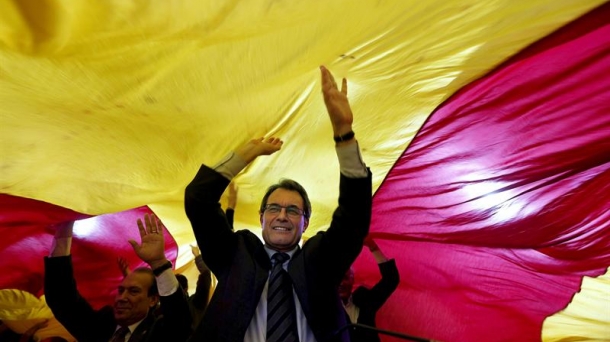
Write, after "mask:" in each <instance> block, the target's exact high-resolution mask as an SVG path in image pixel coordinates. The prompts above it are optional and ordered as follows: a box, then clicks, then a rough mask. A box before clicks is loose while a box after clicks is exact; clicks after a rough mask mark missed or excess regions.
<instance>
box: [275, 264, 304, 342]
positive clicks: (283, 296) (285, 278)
mask: <svg viewBox="0 0 610 342" xmlns="http://www.w3.org/2000/svg"><path fill="white" fill-rule="evenodd" d="M288 259H290V256H289V255H288V254H286V253H275V254H273V256H272V257H271V260H272V261H273V269H271V275H270V276H269V290H268V292H267V342H292V341H295V342H298V341H299V335H298V332H297V320H296V310H295V308H294V298H293V296H292V281H291V280H290V276H289V275H288V272H286V271H285V270H284V269H283V268H282V264H283V263H284V262H286V260H288Z"/></svg>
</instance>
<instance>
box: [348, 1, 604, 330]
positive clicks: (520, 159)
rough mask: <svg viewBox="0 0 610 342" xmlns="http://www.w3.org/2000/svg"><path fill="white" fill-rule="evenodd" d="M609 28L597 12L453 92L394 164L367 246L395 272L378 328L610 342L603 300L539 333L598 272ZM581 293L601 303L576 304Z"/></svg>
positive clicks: (601, 247)
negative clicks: (372, 243) (395, 284)
mask: <svg viewBox="0 0 610 342" xmlns="http://www.w3.org/2000/svg"><path fill="white" fill-rule="evenodd" d="M609 16H610V4H607V5H605V6H603V7H602V8H600V9H599V10H598V11H595V12H593V13H591V14H590V15H588V16H586V17H583V18H581V19H580V20H578V21H577V22H574V23H573V24H572V25H568V26H566V27H565V28H563V29H562V30H560V31H558V32H557V33H556V34H554V35H552V36H549V37H547V38H546V39H543V40H541V41H540V42H538V43H537V44H535V45H533V46H531V47H530V48H528V49H526V50H525V51H523V52H522V53H521V54H519V55H517V56H515V57H514V58H513V59H511V60H509V61H507V62H506V63H505V64H504V65H502V66H501V67H500V68H499V69H497V70H495V71H494V72H492V73H491V74H490V75H488V76H486V77H484V78H482V79H481V80H479V81H477V82H474V83H473V84H471V85H469V86H468V87H466V88H465V89H462V90H461V91H460V92H458V93H457V94H456V95H454V97H453V98H451V99H450V100H448V101H447V102H446V103H445V104H443V106H441V107H440V108H439V109H438V110H437V111H436V112H435V113H434V114H433V115H432V116H431V117H430V119H429V120H428V121H427V122H426V124H425V125H424V127H423V128H422V130H421V131H420V132H419V134H418V135H417V136H416V138H415V139H414V141H413V142H412V144H411V145H410V146H409V148H408V149H407V150H406V152H405V153H404V154H403V156H402V157H401V158H399V160H398V161H397V163H396V165H395V166H394V168H393V169H392V170H391V171H390V173H389V174H388V176H387V178H386V180H385V182H384V183H383V184H382V186H381V187H380V188H379V190H378V191H377V193H376V194H375V197H374V201H373V219H372V226H371V234H372V235H373V236H376V237H379V238H384V239H388V240H393V241H391V242H388V243H387V244H380V246H381V247H382V248H383V249H388V250H390V251H392V253H396V254H392V255H391V256H392V257H395V258H396V259H397V261H398V267H399V270H400V272H401V273H400V277H401V284H400V286H399V289H398V290H397V291H396V292H395V294H394V295H393V297H392V298H391V300H389V301H388V302H387V303H386V305H385V307H384V308H382V312H380V315H381V317H385V319H383V320H379V322H380V324H379V325H380V327H383V328H389V327H393V326H397V325H401V326H402V327H403V328H404V330H405V331H406V332H409V333H411V334H413V335H416V336H424V337H428V338H434V339H438V340H442V341H536V340H539V339H540V338H541V336H545V337H547V338H549V340H550V339H551V337H552V338H553V340H559V338H560V337H563V338H568V337H572V338H575V339H576V340H587V339H594V338H596V337H599V336H600V335H601V336H603V333H600V331H605V332H606V336H605V337H606V338H607V337H608V336H610V335H608V334H607V333H608V332H609V331H608V327H609V325H608V323H609V322H610V317H608V316H609V314H610V312H609V311H608V308H607V306H606V307H604V306H603V303H606V302H607V301H605V302H604V301H602V302H600V303H599V305H593V306H590V307H588V310H587V313H586V314H584V315H583V310H582V309H580V310H577V311H574V312H573V311H571V310H570V308H569V307H568V309H567V310H566V312H565V313H564V314H563V318H564V319H565V318H566V317H571V318H572V319H573V320H572V322H569V323H568V322H566V320H564V321H563V322H564V323H566V324H564V325H563V328H562V329H561V330H560V331H561V333H559V332H557V333H554V332H551V331H548V332H547V331H544V332H542V328H543V322H544V321H545V319H546V318H547V317H549V316H552V315H554V314H555V313H557V312H558V311H561V310H562V309H564V308H565V307H566V306H568V304H569V303H570V301H571V300H572V297H573V296H574V295H575V294H576V293H577V292H579V291H580V289H581V287H580V286H581V282H582V281H583V276H589V277H597V276H600V275H602V274H604V273H605V272H606V270H607V267H608V265H610V115H609V113H610V91H609V90H610V78H608V77H602V76H601V75H606V74H610V38H609V37H610V23H609V22H608V21H607V18H608V17H609ZM357 265H362V267H363V268H365V270H362V271H363V272H365V271H366V272H371V271H370V269H371V268H372V266H370V264H365V263H364V260H363V258H361V259H360V260H359V263H357ZM357 271H358V270H357ZM357 274H358V273H357ZM367 276H368V273H365V274H364V277H367ZM589 282H590V281H589ZM587 289H589V290H592V291H591V294H590V296H591V298H596V297H597V296H598V293H599V292H598V291H599V290H601V289H599V287H596V288H592V287H583V289H582V292H581V293H579V296H582V297H583V298H580V299H579V300H578V302H581V303H582V302H583V301H586V299H585V298H587V294H586V293H587ZM605 292H606V294H608V293H610V288H607V287H606V288H605ZM378 317H379V316H378ZM570 326H571V327H572V329H569V328H568V327H570ZM544 327H545V328H548V329H553V327H555V328H557V324H546V325H544Z"/></svg>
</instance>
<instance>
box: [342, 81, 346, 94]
mask: <svg viewBox="0 0 610 342" xmlns="http://www.w3.org/2000/svg"><path fill="white" fill-rule="evenodd" d="M341 92H342V93H343V94H345V95H347V79H346V78H343V83H342V84H341Z"/></svg>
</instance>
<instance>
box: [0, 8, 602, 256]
mask: <svg viewBox="0 0 610 342" xmlns="http://www.w3.org/2000/svg"><path fill="white" fill-rule="evenodd" d="M603 2H604V1H601V0H588V1H559V2H558V1H552V0H495V1H479V0H429V1H421V0H417V1H416V0H401V1H379V0H362V1H353V0H329V1H321V0H312V1H294V0H293V1H277V0H252V1H237V0H232V1H231V0H226V1H211V0H208V1H205V0H182V1H129V0H14V1H10V0H0V4H1V5H0V8H2V10H1V11H0V103H1V104H2V105H1V106H0V120H1V121H0V152H1V155H2V158H1V160H0V169H1V170H2V172H1V173H0V188H1V189H2V192H4V193H9V194H12V195H17V196H23V197H29V198H34V199H37V200H43V201H47V202H50V203H53V204H57V205H60V206H64V207H68V208H71V209H74V210H77V211H80V212H84V213H89V214H103V213H110V212H116V211H121V210H125V209H129V208H133V207H138V206H142V205H149V206H150V207H151V208H152V209H153V210H154V211H155V212H156V213H157V214H158V215H159V217H160V218H161V219H162V220H163V222H164V223H165V224H166V226H167V227H168V228H169V230H170V231H171V232H172V234H173V235H174V237H175V238H176V241H177V243H178V245H179V247H180V257H179V260H178V265H179V266H182V265H184V264H186V263H188V262H190V260H192V255H191V254H190V247H189V244H190V243H194V238H193V234H192V232H191V229H190V225H189V223H188V220H187V219H186V217H185V214H184V209H183V199H182V198H183V190H184V187H185V186H186V184H188V182H189V181H190V180H191V179H192V177H193V176H194V174H195V172H196V171H197V169H198V167H199V165H200V164H201V163H206V164H211V163H214V162H215V161H217V160H218V159H219V158H221V157H222V156H223V155H225V154H226V153H227V152H228V151H230V150H231V149H233V148H235V147H236V146H237V145H239V144H241V143H243V142H244V141H246V140H247V139H250V138H252V137H257V136H269V135H275V136H279V137H282V138H283V139H284V140H285V145H284V148H283V150H282V151H281V152H280V153H277V154H276V155H274V156H271V157H266V158H261V160H259V161H257V162H255V163H254V164H252V165H251V166H250V167H249V168H248V169H247V171H246V172H244V173H243V174H241V175H240V176H239V178H238V179H237V183H238V185H239V187H240V191H239V204H238V207H237V211H236V219H235V226H236V227H237V228H238V229H239V228H248V229H253V230H254V231H257V229H258V227H259V222H258V215H257V208H258V205H259V200H260V198H261V196H262V194H263V192H264V190H265V188H266V186H268V185H269V184H271V183H273V182H275V181H276V180H278V179H279V178H280V177H290V178H294V179H296V180H298V181H299V182H301V183H302V184H303V185H304V186H305V188H307V189H308V191H309V192H310V196H311V198H312V199H313V203H312V204H313V217H312V219H311V222H310V228H309V229H308V231H307V232H306V234H307V235H309V236H311V235H313V234H315V232H316V231H318V230H320V229H325V228H326V226H325V225H326V224H327V223H328V222H329V218H330V215H331V213H332V210H333V209H334V207H335V205H336V196H337V190H338V189H337V180H338V165H337V162H336V158H335V152H334V149H333V142H332V140H331V136H332V130H331V127H330V125H329V123H328V120H327V117H326V113H325V109H324V105H323V102H322V100H321V96H320V84H319V71H318V69H317V67H318V66H319V65H320V64H324V65H326V66H328V67H329V69H330V70H331V71H332V72H333V73H334V74H335V75H336V76H337V77H347V78H348V80H349V97H350V101H351V103H352V107H353V110H354V112H355V126H354V130H355V132H356V136H357V138H358V140H359V142H360V146H361V148H362V150H363V157H364V160H365V161H366V162H367V164H368V165H369V166H370V167H371V169H372V171H373V174H374V187H375V189H376V188H377V187H378V186H379V185H380V183H381V181H382V180H383V178H384V177H385V175H386V173H387V172H388V170H389V169H390V167H391V166H392V165H393V163H394V161H395V160H396V159H397V158H398V156H400V154H401V153H402V152H403V150H404V149H405V148H406V146H407V145H408V143H409V142H410V141H411V139H412V138H413V136H414V135H415V133H416V132H417V130H418V129H419V128H420V126H421V125H422V124H423V122H424V121H425V120H426V118H427V117H428V115H429V114H430V113H431V112H432V111H433V110H434V109H435V108H436V107H437V106H438V105H439V104H440V103H442V101H443V100H445V99H446V98H448V97H449V96H450V95H451V94H453V93H454V92H455V91H456V90H458V89H460V88H461V87H462V86H464V85H465V84H468V83H469V82H471V81H473V80H475V79H476V78H478V77H480V76H481V75H483V74H484V73H486V72H487V71H489V70H490V69H492V68H493V67H494V66H496V65H497V64H498V63H500V62H501V61H503V60H505V59H506V58H508V57H510V56H511V55H513V54H515V53H516V52H518V51H519V50H521V49H522V48H524V47H525V46H527V45H528V44H530V43H532V42H534V41H536V40H537V39H539V38H541V37H544V36H546V35H547V34H549V33H550V32H552V31H553V30H555V29H557V28H559V27H561V26H563V25H564V24H566V23H567V22H569V21H571V20H573V19H575V18H577V17H578V16H580V15H581V14H583V13H584V12H586V11H588V10H590V9H592V8H594V7H595V6H597V5H599V4H601V3H603Z"/></svg>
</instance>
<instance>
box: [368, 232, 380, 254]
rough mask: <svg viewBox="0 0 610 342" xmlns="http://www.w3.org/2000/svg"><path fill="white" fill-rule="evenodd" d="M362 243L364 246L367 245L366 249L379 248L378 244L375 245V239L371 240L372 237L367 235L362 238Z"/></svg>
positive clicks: (372, 250)
mask: <svg viewBox="0 0 610 342" xmlns="http://www.w3.org/2000/svg"><path fill="white" fill-rule="evenodd" d="M364 245H365V246H366V247H368V249H369V250H370V251H371V252H374V251H377V250H379V246H377V243H376V242H375V240H373V239H372V238H370V237H368V236H367V237H366V238H365V239H364Z"/></svg>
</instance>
